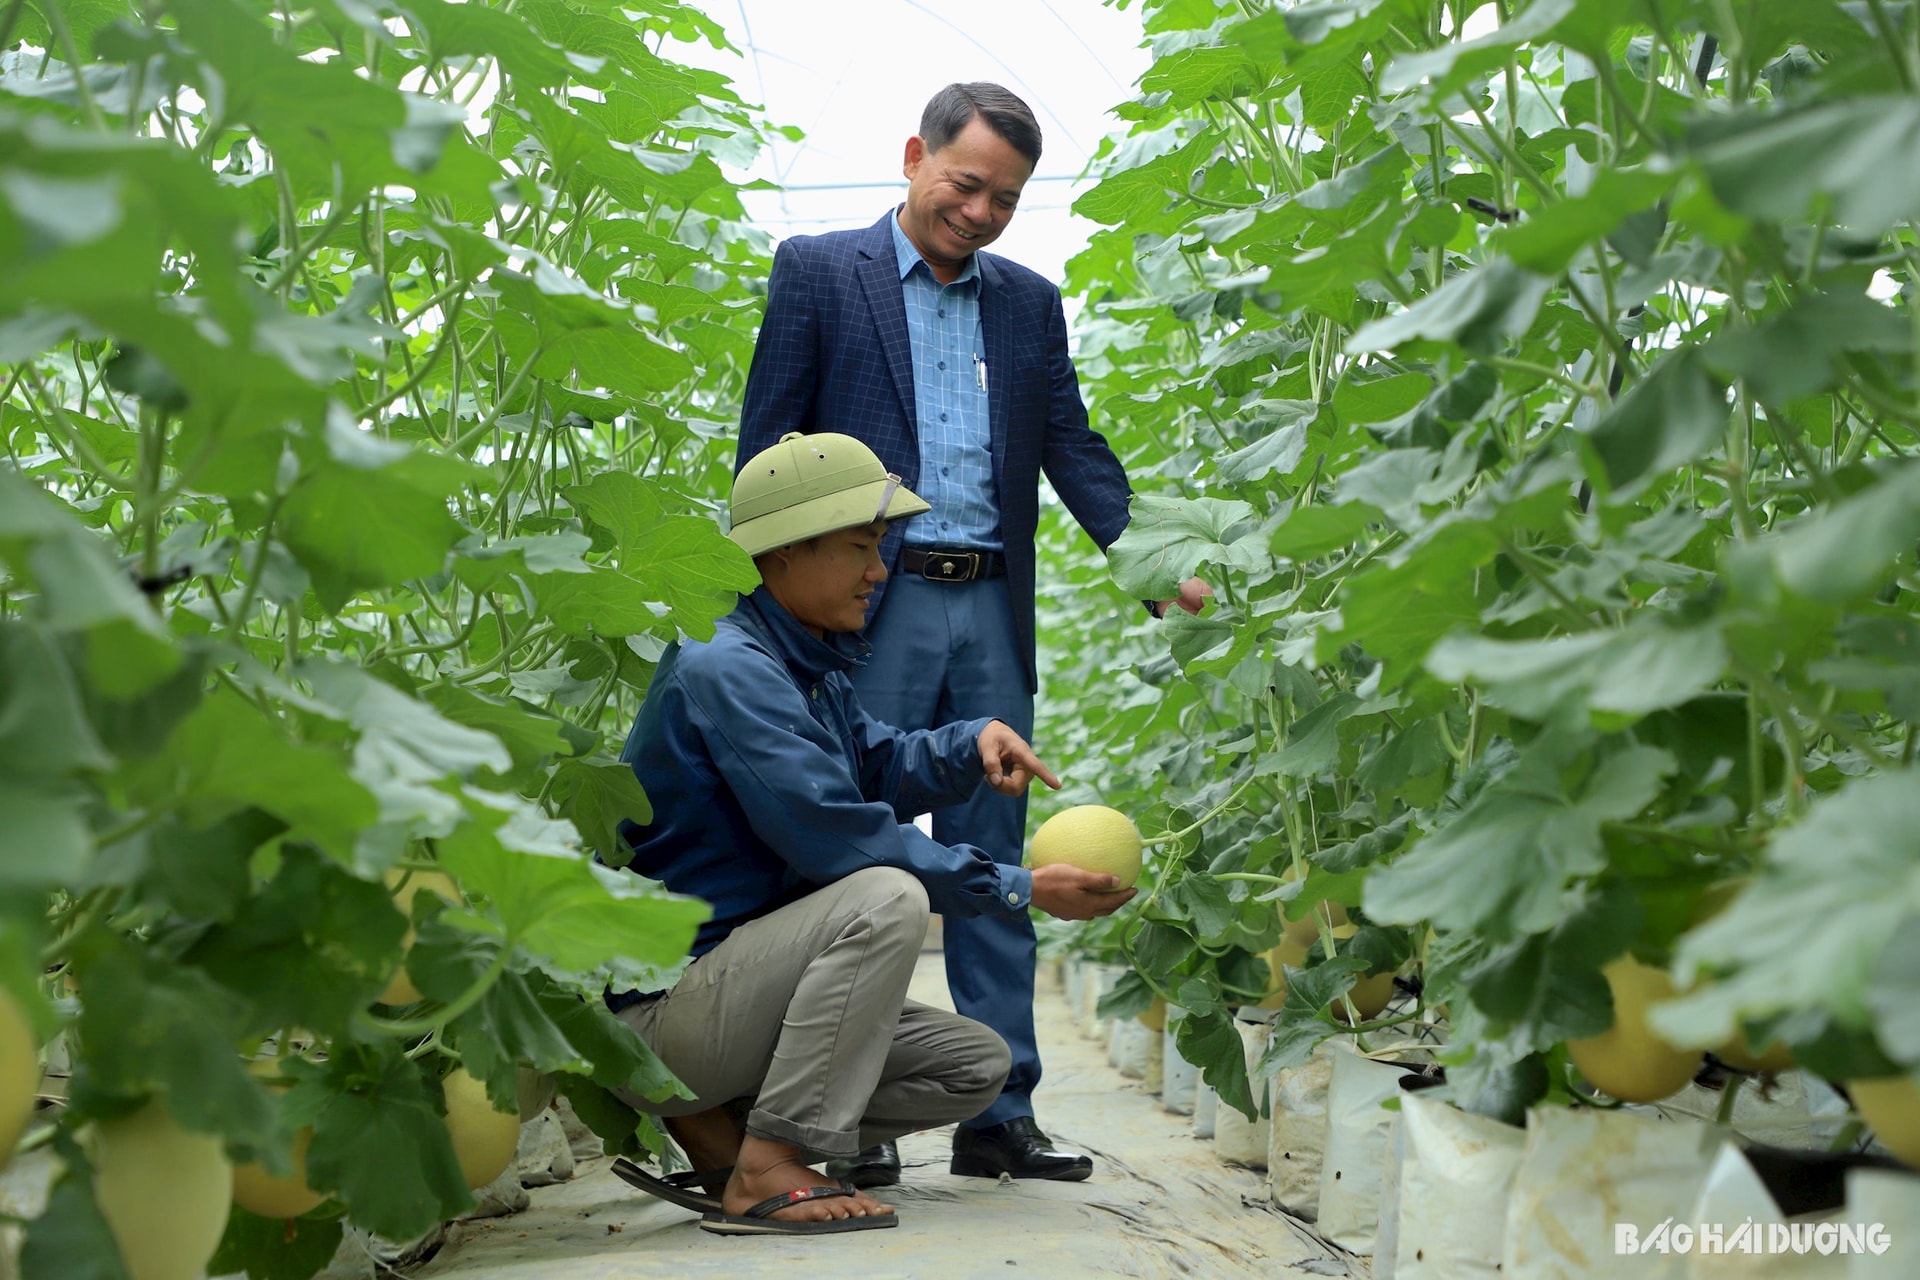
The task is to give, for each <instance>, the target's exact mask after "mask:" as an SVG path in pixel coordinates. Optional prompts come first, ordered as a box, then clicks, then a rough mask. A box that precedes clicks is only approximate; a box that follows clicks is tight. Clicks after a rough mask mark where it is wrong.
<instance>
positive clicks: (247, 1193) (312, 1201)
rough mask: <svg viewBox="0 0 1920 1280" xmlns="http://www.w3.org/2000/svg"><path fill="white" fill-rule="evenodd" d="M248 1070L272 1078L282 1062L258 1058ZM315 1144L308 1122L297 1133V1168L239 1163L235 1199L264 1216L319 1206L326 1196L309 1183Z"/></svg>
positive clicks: (289, 1214)
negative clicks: (309, 1164) (282, 1169)
mask: <svg viewBox="0 0 1920 1280" xmlns="http://www.w3.org/2000/svg"><path fill="white" fill-rule="evenodd" d="M247 1070H248V1071H250V1072H252V1073H253V1074H254V1075H256V1076H259V1077H261V1078H262V1079H266V1080H269V1081H270V1082H271V1081H272V1079H273V1077H275V1076H276V1075H277V1074H278V1065H277V1063H276V1062H275V1060H274V1059H272V1058H258V1059H255V1060H254V1061H253V1062H250V1063H248V1064H247ZM270 1087H272V1088H276V1089H279V1090H282V1091H284V1090H286V1089H287V1088H289V1087H291V1086H289V1085H287V1084H285V1083H273V1084H271V1085H270ZM311 1145H313V1126H312V1125H305V1126H303V1127H302V1128H301V1129H300V1131H299V1132H298V1133H296V1134H295V1135H294V1136H293V1151H292V1155H291V1159H292V1161H293V1169H292V1171H291V1172H289V1173H284V1174H280V1173H270V1172H268V1170H267V1167H266V1166H265V1165H263V1164H260V1163H258V1162H257V1161H256V1162H249V1163H247V1164H237V1165H235V1166H234V1167H233V1202H234V1203H235V1204H237V1205H239V1206H240V1207H241V1208H242V1209H245V1210H246V1211H247V1212H248V1213H257V1214H259V1215H260V1216H261V1217H263V1218H297V1217H299V1216H300V1215H301V1214H303V1213H307V1212H309V1211H311V1210H313V1209H315V1208H318V1207H319V1205H320V1203H321V1202H322V1201H323V1200H325V1199H326V1196H325V1195H323V1194H321V1193H320V1192H318V1191H315V1190H314V1189H313V1188H311V1187H309V1186H308V1185H307V1148H308V1147H309V1146H311Z"/></svg>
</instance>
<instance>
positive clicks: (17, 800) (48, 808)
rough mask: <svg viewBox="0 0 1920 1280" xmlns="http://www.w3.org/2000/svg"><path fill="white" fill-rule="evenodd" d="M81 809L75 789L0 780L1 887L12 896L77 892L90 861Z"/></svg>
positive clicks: (90, 847)
mask: <svg viewBox="0 0 1920 1280" xmlns="http://www.w3.org/2000/svg"><path fill="white" fill-rule="evenodd" d="M23 781H24V780H23ZM86 805H87V797H86V795H85V794H84V793H83V792H81V791H79V790H78V789H75V788H67V787H49V786H47V785H46V784H45V783H40V784H36V785H29V786H22V785H20V784H19V783H15V782H12V781H10V780H5V779H0V885H3V886H5V887H6V888H7V890H8V891H9V892H13V893H28V892H33V891H36V890H44V889H48V888H52V887H55V886H67V887H76V886H78V885H79V884H80V883H81V881H82V878H83V876H84V875H85V872H86V869H87V864H88V862H89V861H90V860H91V858H92V855H93V833H92V832H91V831H90V830H89V829H88V826H87V819H86Z"/></svg>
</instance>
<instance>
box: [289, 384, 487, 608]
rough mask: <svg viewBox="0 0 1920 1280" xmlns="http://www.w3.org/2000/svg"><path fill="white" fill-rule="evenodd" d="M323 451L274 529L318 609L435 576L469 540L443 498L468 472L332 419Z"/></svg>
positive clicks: (448, 461) (441, 457)
mask: <svg viewBox="0 0 1920 1280" xmlns="http://www.w3.org/2000/svg"><path fill="white" fill-rule="evenodd" d="M327 448H328V456H327V457H326V459H324V460H323V461H320V462H319V463H318V464H317V465H314V466H313V467H312V468H311V469H310V470H307V471H305V472H303V473H302V475H301V476H300V479H299V482H298V483H297V484H296V485H295V486H294V488H293V491H292V492H291V493H289V494H288V495H287V499H286V502H285V504H284V505H283V506H282V507H281V509H280V524H279V532H280V536H281V538H282V539H283V540H284V541H285V542H286V544H287V547H288V548H289V549H290V550H291V551H292V552H293V553H294V555H295V556H297V557H299V560H300V563H301V565H302V566H304V567H305V568H306V570H307V571H308V572H309V573H311V574H312V575H313V589H314V594H316V595H317V596H319V598H320V601H321V603H322V604H323V605H325V606H326V607H327V608H328V609H332V610H338V609H339V608H340V607H341V606H342V605H344V604H345V603H346V602H347V601H348V600H350V599H352V598H353V596H354V595H356V594H358V593H359V592H361V591H363V590H366V589H367V588H370V587H391V586H398V585H399V584H400V583H403V582H405V581H407V580H408V579H410V578H419V577H425V576H426V575H428V574H433V573H438V572H439V571H440V570H441V569H442V568H443V567H444V566H445V564H446V560H447V552H448V550H449V549H450V548H451V547H452V546H453V544H454V543H455V542H458V541H459V540H460V539H461V538H462V537H463V536H465V533H466V531H465V530H464V529H462V528H461V527H460V525H459V523H458V522H457V521H455V520H454V518H453V516H452V515H451V514H450V513H449V511H448V510H447V497H448V495H449V494H451V493H453V492H455V491H456V490H457V489H459V488H461V487H462V486H463V485H465V484H466V483H467V481H468V480H469V479H470V478H471V476H472V475H473V474H475V473H474V471H473V469H472V468H469V467H467V466H466V465H465V464H461V463H457V462H454V461H453V460H452V459H451V458H449V457H447V456H445V455H426V454H421V453H414V452H412V451H410V450H408V449H406V448H405V447H404V446H397V445H392V444H389V443H387V442H385V441H381V440H379V439H377V438H375V437H372V436H366V435H363V434H362V433H361V432H360V431H359V430H358V429H357V428H356V427H354V426H353V425H352V424H351V423H345V422H342V421H340V420H339V419H338V418H334V419H331V420H330V422H329V425H328V431H327Z"/></svg>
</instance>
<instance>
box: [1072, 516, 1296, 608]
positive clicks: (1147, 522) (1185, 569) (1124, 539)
mask: <svg viewBox="0 0 1920 1280" xmlns="http://www.w3.org/2000/svg"><path fill="white" fill-rule="evenodd" d="M1252 517H1253V508H1252V507H1251V506H1249V505H1247V504H1246V503H1244V502H1239V501H1235V500H1223V499H1219V498H1192V499H1188V498H1159V497H1153V496H1151V495H1146V494H1136V495H1135V496H1134V499H1133V504H1132V508H1131V517H1130V519H1129V520H1128V523H1127V528H1126V532H1124V533H1122V534H1121V535H1120V536H1119V538H1117V539H1115V540H1114V543H1113V545H1112V546H1110V547H1108V548H1107V563H1108V566H1109V569H1110V570H1111V572H1112V574H1113V580H1114V581H1115V582H1116V583H1118V584H1119V585H1120V589H1121V590H1122V591H1125V592H1126V593H1127V594H1128V595H1130V596H1135V597H1138V598H1139V599H1142V600H1169V599H1172V598H1173V597H1174V596H1175V595H1176V594H1178V592H1179V590H1180V584H1181V583H1182V582H1184V581H1186V580H1187V579H1188V578H1190V577H1192V576H1193V575H1194V574H1195V573H1196V572H1198V571H1199V569H1200V566H1202V565H1203V564H1215V565H1224V566H1231V567H1233V568H1237V569H1240V570H1243V571H1248V572H1251V571H1253V570H1256V569H1259V568H1263V567H1264V562H1265V561H1266V558H1267V557H1266V553H1265V551H1264V549H1263V548H1262V547H1261V546H1260V544H1259V541H1258V539H1257V536H1256V535H1255V534H1254V533H1253V532H1252V531H1251V530H1249V529H1248V528H1247V527H1246V526H1247V524H1248V522H1249V521H1250V520H1251V519H1252Z"/></svg>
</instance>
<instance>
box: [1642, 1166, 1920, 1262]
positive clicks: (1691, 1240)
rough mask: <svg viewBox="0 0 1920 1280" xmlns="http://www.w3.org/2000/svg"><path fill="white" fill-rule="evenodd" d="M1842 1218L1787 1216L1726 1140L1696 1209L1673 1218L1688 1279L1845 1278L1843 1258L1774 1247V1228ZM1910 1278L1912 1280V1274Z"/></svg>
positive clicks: (1671, 1242)
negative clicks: (1682, 1229)
mask: <svg viewBox="0 0 1920 1280" xmlns="http://www.w3.org/2000/svg"><path fill="white" fill-rule="evenodd" d="M1841 1216H1844V1215H1843V1214H1841V1213H1837V1212H1835V1213H1822V1214H1815V1215H1809V1216H1807V1217H1804V1218H1795V1219H1789V1218H1788V1217H1787V1216H1786V1215H1785V1214H1783V1213H1781V1212H1780V1206H1779V1205H1778V1204H1776V1203H1774V1199H1773V1195H1772V1193H1771V1192H1769V1191H1768V1190H1767V1184H1766V1183H1765V1182H1763V1181H1761V1179H1760V1175H1759V1174H1758V1173H1756V1172H1755V1171H1754V1168H1753V1166H1752V1165H1751V1164H1749V1163H1748V1162H1747V1157H1746V1156H1745V1155H1744V1154H1743V1153H1742V1152H1741V1150H1740V1147H1739V1146H1738V1144H1736V1143H1733V1142H1726V1143H1723V1144H1721V1147H1720V1152H1719V1154H1718V1155H1717V1156H1715V1157H1714V1161H1713V1165H1712V1167H1711V1168H1709V1169H1708V1170H1707V1178H1706V1181H1705V1182H1704V1183H1702V1184H1701V1186H1700V1198H1699V1199H1698V1200H1696V1201H1694V1205H1693V1210H1692V1212H1691V1213H1690V1214H1686V1215H1676V1216H1675V1219H1674V1221H1675V1224H1676V1225H1680V1224H1684V1225H1686V1226H1687V1227H1688V1228H1689V1231H1688V1233H1687V1236H1686V1239H1685V1241H1684V1244H1685V1249H1684V1253H1685V1256H1686V1264H1687V1265H1686V1275H1687V1280H1847V1260H1846V1258H1844V1257H1841V1256H1836V1255H1826V1256H1822V1255H1821V1254H1818V1253H1814V1254H1810V1255H1805V1256H1803V1255H1800V1254H1797V1253H1791V1252H1785V1251H1776V1250H1775V1249H1773V1248H1772V1233H1773V1229H1774V1228H1775V1227H1776V1226H1779V1227H1784V1226H1787V1225H1788V1224H1789V1223H1790V1222H1794V1223H1799V1224H1801V1226H1802V1227H1803V1228H1804V1227H1805V1226H1808V1225H1811V1224H1813V1223H1815V1222H1820V1221H1826V1220H1830V1219H1837V1218H1839V1217H1841ZM1703 1228H1704V1230H1703ZM1681 1243H1682V1242H1681V1240H1680V1239H1679V1238H1678V1237H1677V1236H1675V1234H1674V1233H1673V1232H1672V1231H1669V1232H1668V1235H1667V1244H1668V1247H1669V1248H1673V1249H1679V1247H1680V1245H1681ZM1906 1280H1912V1274H1911V1273H1909V1275H1908V1276H1907V1278H1906Z"/></svg>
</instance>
